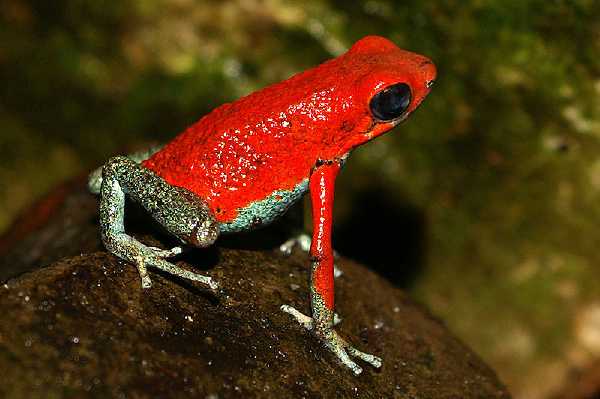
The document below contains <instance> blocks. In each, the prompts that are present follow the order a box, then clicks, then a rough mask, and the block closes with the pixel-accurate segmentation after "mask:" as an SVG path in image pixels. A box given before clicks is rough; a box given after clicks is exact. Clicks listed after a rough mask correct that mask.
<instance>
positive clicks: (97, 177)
mask: <svg viewBox="0 0 600 399" xmlns="http://www.w3.org/2000/svg"><path fill="white" fill-rule="evenodd" d="M162 147H163V146H162V145H157V146H153V147H150V148H147V149H145V150H142V151H138V152H134V153H133V154H129V155H127V158H129V159H131V160H132V161H134V162H136V163H140V162H142V161H145V160H146V159H148V158H150V157H151V156H152V155H154V154H155V153H157V152H158V151H159V150H160V149H161V148H162ZM103 167H104V166H100V167H99V168H96V169H94V170H93V171H92V173H90V175H89V176H88V189H89V190H90V192H91V193H92V194H100V189H101V187H102V168H103Z"/></svg>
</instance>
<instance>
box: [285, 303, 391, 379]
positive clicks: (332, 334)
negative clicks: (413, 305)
mask: <svg viewBox="0 0 600 399" xmlns="http://www.w3.org/2000/svg"><path fill="white" fill-rule="evenodd" d="M281 310H283V311H284V312H286V313H288V314H290V315H292V316H294V318H295V319H296V320H297V321H298V323H300V324H301V325H302V326H303V327H304V328H306V329H307V330H309V331H314V321H313V319H312V317H309V316H306V315H305V314H303V313H302V312H299V311H298V310H296V309H295V308H293V307H292V306H289V305H282V306H281ZM335 316H337V315H334V319H335V318H336V317H335ZM337 318H338V319H339V316H338V317H337ZM315 335H316V336H317V338H319V339H320V340H321V342H323V345H324V346H325V347H326V348H327V349H329V350H330V351H332V352H333V354H334V355H336V356H337V358H338V360H339V361H340V362H341V363H342V364H343V365H344V366H346V367H348V368H349V369H350V370H352V372H353V373H354V374H355V375H359V374H360V373H362V371H363V369H362V367H360V366H359V365H358V364H356V363H355V362H354V361H353V360H352V359H351V357H354V358H357V359H361V360H363V361H365V362H367V363H369V364H371V365H372V366H373V367H375V368H381V366H382V364H383V361H382V360H381V358H379V357H377V356H375V355H371V354H369V353H365V352H362V351H359V350H358V349H356V348H354V347H353V346H351V345H350V344H348V342H346V341H345V340H344V339H343V338H342V337H340V336H339V335H338V333H337V332H336V331H335V330H334V329H333V328H331V327H327V328H325V329H322V330H321V329H319V330H317V331H315Z"/></svg>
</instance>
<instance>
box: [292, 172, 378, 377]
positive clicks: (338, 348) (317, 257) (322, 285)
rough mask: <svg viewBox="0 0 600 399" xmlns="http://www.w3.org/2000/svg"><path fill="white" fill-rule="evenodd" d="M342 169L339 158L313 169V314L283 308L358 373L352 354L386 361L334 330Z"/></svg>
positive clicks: (366, 359)
mask: <svg viewBox="0 0 600 399" xmlns="http://www.w3.org/2000/svg"><path fill="white" fill-rule="evenodd" d="M339 169H340V164H339V162H337V161H333V162H323V163H322V164H320V165H318V166H317V167H316V168H315V169H314V170H313V173H312V175H311V177H310V182H309V186H310V194H311V201H312V214H313V239H312V241H311V246H310V255H311V258H312V259H313V263H312V267H311V290H310V299H311V308H312V317H308V316H306V315H304V314H302V313H301V312H299V311H298V310H296V309H294V308H293V307H291V306H288V305H283V306H282V307H281V310H283V311H284V312H286V313H289V314H291V315H292V316H294V318H295V319H296V320H297V321H298V322H299V323H300V324H301V325H302V326H304V328H306V329H308V330H310V331H312V332H313V333H314V334H315V336H316V337H317V338H319V339H320V340H321V342H322V343H323V345H324V346H325V347H326V348H327V349H329V350H330V351H332V352H333V353H334V354H335V355H336V356H337V358H338V359H339V360H340V362H341V363H342V364H343V365H345V366H346V367H348V368H349V369H351V370H352V372H354V374H356V375H358V374H360V373H362V368H361V367H360V366H359V365H358V364H356V363H355V362H354V361H353V360H352V359H351V358H350V357H351V356H352V357H354V358H358V359H361V360H363V361H365V362H367V363H369V364H371V365H373V366H374V367H376V368H379V367H381V365H382V361H381V359H380V358H379V357H377V356H374V355H371V354H368V353H364V352H362V351H359V350H358V349H356V348H354V347H353V346H351V345H350V344H349V343H348V342H346V341H345V340H344V339H343V338H342V337H340V336H339V335H338V333H337V332H336V331H335V330H334V329H333V326H334V311H333V308H334V277H333V258H334V255H333V248H332V246H331V226H332V216H333V191H334V184H335V178H336V176H337V174H338V172H339Z"/></svg>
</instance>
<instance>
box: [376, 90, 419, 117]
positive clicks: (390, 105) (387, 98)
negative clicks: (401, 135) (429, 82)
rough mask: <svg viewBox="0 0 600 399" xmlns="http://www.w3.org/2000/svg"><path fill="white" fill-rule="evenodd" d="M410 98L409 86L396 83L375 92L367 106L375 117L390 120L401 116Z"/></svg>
mask: <svg viewBox="0 0 600 399" xmlns="http://www.w3.org/2000/svg"><path fill="white" fill-rule="evenodd" d="M410 100H411V94H410V87H409V86H408V85H407V84H406V83H397V84H395V85H392V86H388V87H386V88H385V89H383V90H381V91H380V92H379V93H377V94H375V95H374V96H373V98H372V99H371V102H370V103H369V108H370V109H371V113H372V114H373V116H374V117H375V118H377V119H379V120H380V121H390V120H392V119H396V118H399V117H400V116H402V114H403V113H404V112H405V111H406V110H407V109H408V106H409V105H410Z"/></svg>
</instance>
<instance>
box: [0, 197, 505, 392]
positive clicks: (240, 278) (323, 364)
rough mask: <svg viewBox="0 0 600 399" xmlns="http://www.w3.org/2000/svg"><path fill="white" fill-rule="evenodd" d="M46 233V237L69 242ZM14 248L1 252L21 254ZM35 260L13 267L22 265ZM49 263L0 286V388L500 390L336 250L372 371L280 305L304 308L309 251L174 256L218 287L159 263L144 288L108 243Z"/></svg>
mask: <svg viewBox="0 0 600 399" xmlns="http://www.w3.org/2000/svg"><path fill="white" fill-rule="evenodd" d="M73 195H75V196H79V198H80V201H83V203H81V204H80V205H79V206H76V207H75V208H73V206H72V204H71V205H70V206H69V207H70V208H71V209H74V210H76V211H78V212H79V211H80V210H81V209H86V208H88V206H87V205H85V201H95V200H94V198H93V197H91V196H89V197H85V196H83V194H82V191H81V190H80V191H77V190H75V192H74V194H73ZM67 198H69V196H67ZM70 198H73V197H72V196H71V197H70ZM61 212H66V211H65V209H62V210H61V207H60V206H58V207H57V208H56V211H55V213H54V215H55V216H54V217H51V218H50V219H49V221H48V224H50V225H51V224H53V223H54V224H56V223H61V221H62V222H64V218H65V217H67V214H68V212H67V213H61ZM56 215H62V216H61V218H59V219H60V220H57V219H56ZM73 219H78V220H81V221H82V222H81V228H82V229H83V230H86V229H89V228H95V227H94V223H93V222H90V223H89V225H88V223H87V222H83V221H86V220H93V217H90V216H89V215H88V216H87V217H83V216H82V215H79V216H77V217H73ZM73 228H75V230H76V229H77V228H76V227H73ZM49 231H57V229H56V226H55V227H54V230H53V229H51V228H50V226H48V225H46V226H44V227H42V228H41V230H40V229H37V230H35V231H30V232H28V234H27V235H26V236H27V237H25V238H23V240H22V243H23V242H27V243H28V244H27V245H30V246H35V243H36V240H35V239H34V238H33V237H35V235H36V234H37V235H40V234H41V236H44V234H46V235H47V234H49V233H48V232H49ZM58 231H60V229H58ZM57 234H58V232H57ZM85 236H86V235H85V234H83V233H81V234H78V235H76V237H77V239H75V241H77V240H80V239H81V237H85ZM94 237H95V238H94V240H97V236H94ZM57 239H60V238H59V237H58V238H57ZM144 240H145V241H149V242H151V243H152V244H156V241H155V239H154V238H149V237H145V238H144ZM38 241H39V240H38ZM52 242H53V241H52V240H46V241H43V242H42V244H43V247H44V248H46V249H47V248H50V247H52V248H54V249H53V250H57V248H58V249H59V250H58V252H59V253H60V254H61V256H62V255H64V254H65V253H68V252H69V250H67V249H65V247H61V248H59V247H60V246H59V245H55V246H54V247H53V246H52V245H49V243H52ZM67 244H68V243H67ZM20 245H21V247H19V246H20ZM22 245H23V244H19V245H17V246H15V247H14V248H12V249H11V251H9V252H12V253H13V254H15V253H26V251H25V249H24V247H23V246H22ZM78 245H80V244H79V243H78ZM86 245H87V247H93V246H95V245H97V243H90V242H88V243H87V244H86ZM66 246H67V247H68V246H69V245H66ZM71 250H72V248H71ZM42 252H43V251H42ZM31 253H32V252H31ZM38 253H41V252H39V251H38ZM12 256H14V255H12ZM32 258H33V257H30V258H29V260H28V262H29V263H27V262H24V263H23V264H27V265H29V269H30V270H31V268H32V267H33V268H35V267H34V263H35V261H34V262H32V261H31V259H32ZM52 258H53V257H52V256H51V255H47V256H44V257H43V259H46V260H48V259H52ZM14 259H16V258H14ZM40 259H42V258H40ZM40 262H42V261H40ZM52 262H53V263H52V264H51V265H49V266H47V267H45V268H42V269H37V270H34V271H32V272H29V273H26V274H24V275H21V276H19V277H17V278H14V279H12V280H10V281H8V282H7V283H6V284H5V285H4V286H0V293H1V295H0V311H1V312H2V314H3V319H2V323H1V324H0V370H2V373H1V376H0V397H6V398H48V397H51V398H62V397H98V398H106V397H128V398H129V397H133V398H146V397H148V398H150V397H161V398H167V397H197V398H207V397H208V398H229V397H244V398H246V397H249V398H252V397H261V398H284V397H285V398H288V397H293V398H322V397H324V398H363V397H365V398H392V397H394V398H422V399H423V398H436V399H438V398H508V397H509V394H508V393H507V391H506V390H505V388H504V387H503V386H502V384H501V383H500V382H499V381H498V380H497V378H496V376H495V374H494V372H493V371H492V370H491V369H490V368H489V367H487V366H486V365H485V364H484V363H483V362H482V361H481V360H480V359H479V358H478V357H477V356H476V355H475V354H473V353H472V352H471V351H470V350H469V349H468V348H466V347H465V346H464V345H463V344H462V343H461V342H459V341H458V340H457V339H456V338H454V337H453V336H452V335H451V334H450V333H449V332H448V331H447V329H446V328H445V327H444V326H443V324H442V323H440V322H439V321H438V320H436V319H435V318H433V317H432V316H430V315H429V314H428V313H427V312H426V311H424V310H423V309H422V308H421V307H419V306H417V305H415V304H414V303H412V302H411V301H410V300H409V299H408V298H407V297H406V296H405V295H404V294H403V293H402V292H401V291H400V290H398V289H397V288H395V287H393V286H391V285H390V284H389V283H388V282H387V281H386V280H384V279H382V278H381V277H379V276H378V275H376V274H374V273H373V272H371V271H369V270H368V269H366V268H365V267H363V266H360V265H357V264H355V263H353V262H350V261H347V260H344V259H342V260H340V261H339V262H338V264H339V266H340V268H341V269H342V270H343V271H344V275H343V276H342V277H340V278H338V279H337V281H336V289H337V291H336V294H337V297H336V303H337V311H338V312H339V313H340V315H341V316H342V317H343V319H344V320H343V322H342V323H341V325H340V326H338V330H339V331H340V332H341V333H342V334H343V335H344V336H346V337H347V338H348V339H349V340H350V341H351V342H353V343H354V344H356V346H357V347H358V348H360V349H363V350H366V351H369V352H372V353H374V354H377V355H380V356H382V357H383V359H384V366H383V368H382V370H381V371H376V370H374V369H373V368H371V367H369V366H368V365H364V366H365V367H364V368H365V372H364V373H363V374H362V375H361V376H359V377H356V376H354V375H353V374H352V373H351V372H349V371H348V370H347V369H345V368H344V367H342V366H340V365H339V364H338V363H337V361H336V359H335V357H334V356H333V355H332V354H330V353H329V352H328V351H327V350H325V349H323V348H322V347H321V346H320V344H319V342H318V341H317V340H316V339H315V338H314V337H313V336H312V335H311V334H310V333H308V332H307V331H305V330H304V329H303V328H301V327H300V326H299V325H298V324H297V323H296V322H295V321H294V320H293V319H292V318H291V316H289V315H288V314H286V313H283V312H282V311H280V310H279V306H280V305H281V304H291V305H293V306H295V307H297V308H298V309H300V310H303V311H305V312H308V310H309V309H308V284H307V282H308V257H307V256H306V254H303V253H300V252H299V251H296V252H295V253H294V254H293V255H292V256H291V257H289V258H284V257H282V256H281V255H279V254H278V253H277V251H275V250H256V249H254V250H250V249H231V248H224V247H223V246H221V245H219V246H218V247H215V248H211V249H208V250H194V251H191V252H189V253H187V254H184V255H183V256H182V257H181V259H180V260H179V261H178V264H179V265H181V266H183V267H187V268H190V269H198V268H202V270H205V273H206V274H208V275H210V276H213V277H214V278H215V279H217V281H218V282H219V283H220V285H221V287H222V289H221V291H220V292H219V293H216V294H213V293H212V292H209V291H207V290H205V289H203V288H202V287H201V286H200V285H196V284H195V283H190V282H188V281H181V280H178V279H173V278H171V277H170V276H164V275H159V274H156V273H152V274H151V276H152V279H153V287H152V288H151V289H148V290H142V288H141V287H140V281H139V277H138V275H137V271H136V269H135V268H134V267H133V266H132V265H129V264H127V263H125V262H122V261H120V260H119V259H117V258H116V257H114V256H112V255H110V254H108V253H106V252H104V251H99V252H94V253H87V254H83V255H78V256H72V255H71V256H70V257H67V258H63V259H62V260H58V261H55V260H52ZM17 263H18V262H17ZM17 269H18V268H17ZM20 270H23V268H21V269H20Z"/></svg>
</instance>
